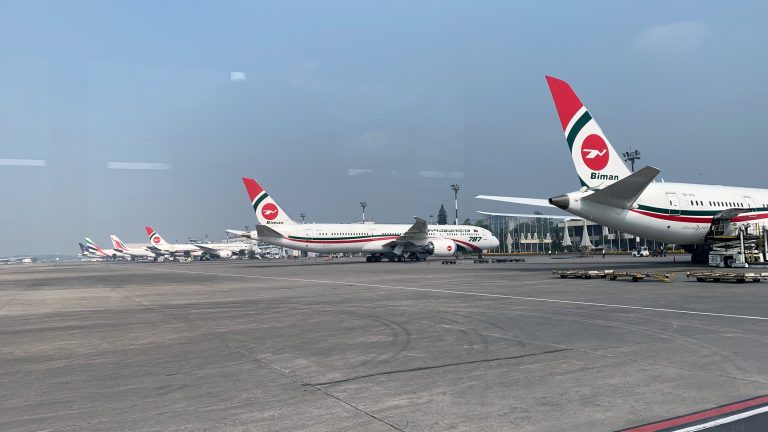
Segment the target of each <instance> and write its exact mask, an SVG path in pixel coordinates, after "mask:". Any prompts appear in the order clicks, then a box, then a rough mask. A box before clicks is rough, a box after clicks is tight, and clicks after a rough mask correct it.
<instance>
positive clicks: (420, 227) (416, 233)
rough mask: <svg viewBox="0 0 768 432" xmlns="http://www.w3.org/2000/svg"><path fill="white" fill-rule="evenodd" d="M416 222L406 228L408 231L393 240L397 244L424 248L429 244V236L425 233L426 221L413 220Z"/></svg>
mask: <svg viewBox="0 0 768 432" xmlns="http://www.w3.org/2000/svg"><path fill="white" fill-rule="evenodd" d="M414 219H416V222H414V224H413V225H412V226H411V227H410V228H408V231H406V232H404V233H403V235H401V236H400V237H398V238H397V239H395V243H397V244H404V245H406V244H411V245H416V246H426V245H427V243H428V242H429V235H428V231H427V221H425V220H424V219H422V218H418V217H417V218H414Z"/></svg>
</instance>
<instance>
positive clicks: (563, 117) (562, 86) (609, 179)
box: [547, 76, 631, 189]
mask: <svg viewBox="0 0 768 432" xmlns="http://www.w3.org/2000/svg"><path fill="white" fill-rule="evenodd" d="M547 84H548V85H549V91H550V92H551V93H552V99H553V100H554V102H555V108H556V109H557V115H558V117H559V118H560V125H561V126H562V127H563V132H564V133H565V139H566V141H567V142H568V148H570V150H571V157H572V158H573V164H574V166H575V167H576V173H577V174H578V175H579V179H580V180H581V184H582V186H587V187H590V188H596V189H600V188H603V187H605V186H608V185H610V184H612V183H615V182H617V181H619V180H621V179H623V178H625V177H627V176H628V175H630V174H631V173H630V171H629V169H627V166H626V165H624V162H623V161H622V159H621V157H620V156H619V154H618V153H617V152H616V150H615V149H614V148H613V146H611V144H610V143H609V142H608V138H606V137H605V134H604V133H603V131H602V130H601V129H600V126H598V124H597V122H596V121H595V119H593V118H592V115H590V113H589V111H587V107H585V106H584V104H582V103H581V100H579V97H578V96H576V93H575V92H574V91H573V89H572V88H571V86H570V85H569V84H568V83H567V82H565V81H563V80H561V79H558V78H555V77H551V76H548V77H547Z"/></svg>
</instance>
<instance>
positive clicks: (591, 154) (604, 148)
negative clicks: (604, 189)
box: [581, 134, 619, 180]
mask: <svg viewBox="0 0 768 432" xmlns="http://www.w3.org/2000/svg"><path fill="white" fill-rule="evenodd" d="M581 160H582V161H583V162H584V165H586V166H587V168H589V169H591V170H592V172H591V173H590V175H589V178H590V180H618V179H619V176H617V175H613V174H600V173H599V172H595V171H602V170H603V169H605V167H607V166H608V162H609V161H610V160H611V153H610V152H609V151H608V144H606V142H605V140H604V139H603V137H601V136H600V135H597V134H591V135H589V136H587V137H586V138H584V142H582V143H581Z"/></svg>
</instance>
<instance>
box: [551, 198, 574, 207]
mask: <svg viewBox="0 0 768 432" xmlns="http://www.w3.org/2000/svg"><path fill="white" fill-rule="evenodd" d="M549 203H550V204H552V205H553V206H555V207H557V208H561V209H563V210H568V207H570V205H571V199H570V198H568V195H559V196H556V197H552V198H550V199H549Z"/></svg>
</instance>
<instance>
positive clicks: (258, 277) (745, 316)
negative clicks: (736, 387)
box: [133, 267, 768, 321]
mask: <svg viewBox="0 0 768 432" xmlns="http://www.w3.org/2000/svg"><path fill="white" fill-rule="evenodd" d="M133 268H143V269H147V270H157V271H170V272H176V273H190V274H202V275H208V276H228V277H242V278H249V279H270V280H284V281H293V282H306V283H321V284H330V285H348V286H360V287H367V288H384V289H396V290H404V291H423V292H435V293H443V294H459V295H469V296H478V297H490V298H505V299H512V300H525V301H536V302H548V303H562V304H573V305H581V306H598V307H605V308H617V309H633V310H644V311H651V312H668V313H678V314H686V315H703V316H714V317H722V318H739V319H748V320H758V321H768V317H761V316H750V315H734V314H724V313H715V312H700V311H689V310H683V309H665V308H654V307H646V306H630V305H620V304H611V303H594V302H583V301H576V300H561V299H548V298H540V297H523V296H513V295H506V294H489V293H477V292H471V291H454V290H442V289H437V288H417V287H403V286H393V285H380V284H367V283H361V282H344V281H331V280H319V279H299V278H287V277H277V276H258V275H244V274H236V273H213V272H201V271H192V270H171V269H158V268H152V267H133Z"/></svg>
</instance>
